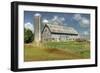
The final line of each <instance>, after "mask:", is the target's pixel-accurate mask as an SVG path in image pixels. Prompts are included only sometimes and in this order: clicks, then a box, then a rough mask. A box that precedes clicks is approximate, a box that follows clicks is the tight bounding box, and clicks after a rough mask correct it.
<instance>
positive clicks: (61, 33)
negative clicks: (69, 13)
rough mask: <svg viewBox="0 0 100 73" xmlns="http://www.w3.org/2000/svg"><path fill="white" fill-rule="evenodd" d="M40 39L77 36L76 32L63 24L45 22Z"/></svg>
mask: <svg viewBox="0 0 100 73" xmlns="http://www.w3.org/2000/svg"><path fill="white" fill-rule="evenodd" d="M41 34H42V41H57V42H59V41H66V40H75V39H76V38H78V32H77V31H76V30H75V29H74V28H72V27H67V26H64V25H53V24H45V25H44V28H43V30H42V33H41Z"/></svg>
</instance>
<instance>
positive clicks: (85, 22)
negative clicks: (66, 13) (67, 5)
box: [73, 14, 90, 28]
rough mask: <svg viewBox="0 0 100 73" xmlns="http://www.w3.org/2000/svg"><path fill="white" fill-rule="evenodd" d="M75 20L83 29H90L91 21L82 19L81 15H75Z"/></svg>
mask: <svg viewBox="0 0 100 73" xmlns="http://www.w3.org/2000/svg"><path fill="white" fill-rule="evenodd" d="M73 19H74V20H76V21H78V23H79V24H80V26H81V27H84V28H86V27H89V25H90V21H89V19H87V18H85V17H82V16H81V14H75V15H74V17H73Z"/></svg>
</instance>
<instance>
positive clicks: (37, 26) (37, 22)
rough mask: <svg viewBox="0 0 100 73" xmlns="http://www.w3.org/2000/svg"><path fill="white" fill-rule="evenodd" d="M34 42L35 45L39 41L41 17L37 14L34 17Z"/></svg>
mask: <svg viewBox="0 0 100 73" xmlns="http://www.w3.org/2000/svg"><path fill="white" fill-rule="evenodd" d="M34 41H35V42H36V43H39V42H40V41H41V15H40V14H39V13H36V14H35V15H34Z"/></svg>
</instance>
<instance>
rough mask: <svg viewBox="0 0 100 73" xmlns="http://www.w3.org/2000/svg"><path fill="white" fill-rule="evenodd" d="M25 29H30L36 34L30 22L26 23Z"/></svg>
mask: <svg viewBox="0 0 100 73" xmlns="http://www.w3.org/2000/svg"><path fill="white" fill-rule="evenodd" d="M24 27H25V28H26V29H30V30H31V31H32V32H34V27H33V24H31V23H30V22H27V23H25V26H24Z"/></svg>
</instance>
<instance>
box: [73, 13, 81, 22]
mask: <svg viewBox="0 0 100 73" xmlns="http://www.w3.org/2000/svg"><path fill="white" fill-rule="evenodd" d="M73 19H75V20H77V21H79V20H81V19H82V16H81V14H74V17H73Z"/></svg>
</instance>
